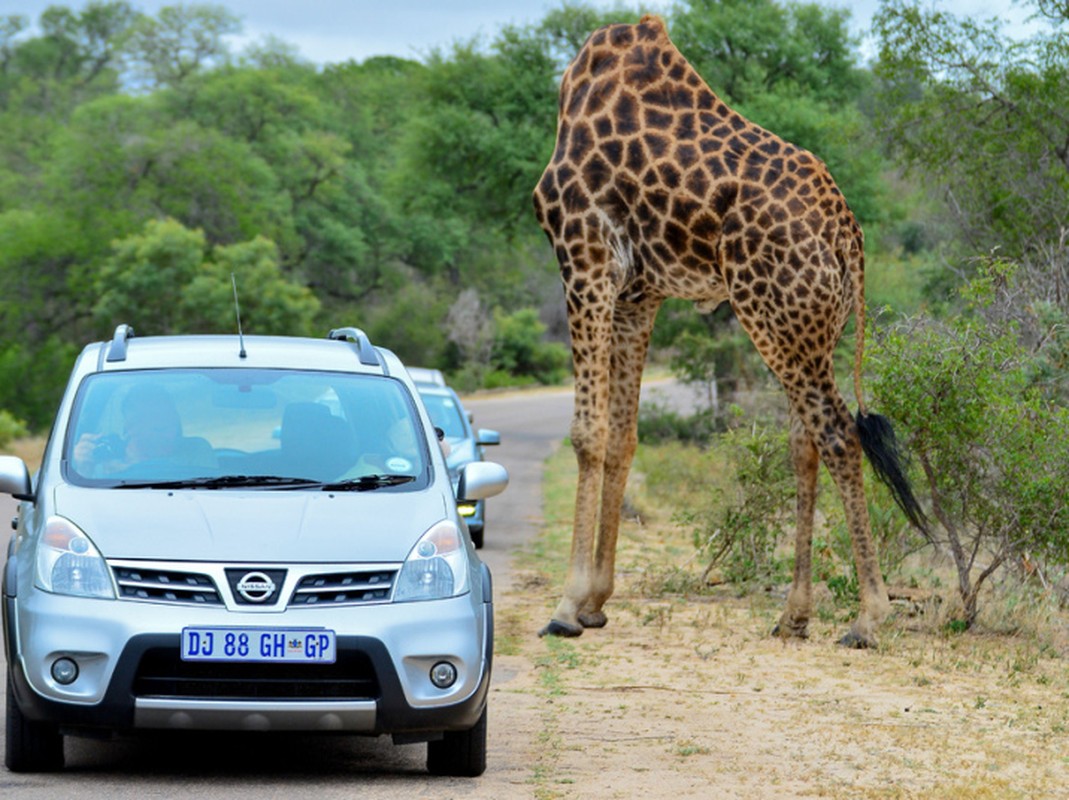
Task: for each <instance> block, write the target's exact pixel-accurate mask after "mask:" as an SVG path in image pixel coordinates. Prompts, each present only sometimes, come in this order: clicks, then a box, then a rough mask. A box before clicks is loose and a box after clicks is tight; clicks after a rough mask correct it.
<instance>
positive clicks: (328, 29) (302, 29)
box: [0, 0, 1026, 64]
mask: <svg viewBox="0 0 1069 800" xmlns="http://www.w3.org/2000/svg"><path fill="white" fill-rule="evenodd" d="M201 1H206V2H212V0H201ZM214 2H215V4H217V5H222V6H225V7H226V8H228V9H229V10H230V11H231V12H232V13H233V14H235V15H236V16H237V17H239V18H240V19H241V20H242V25H243V35H242V36H241V37H240V38H239V39H237V40H235V41H234V42H233V46H234V50H235V51H239V50H241V49H242V47H243V46H244V45H245V44H247V43H250V42H254V41H258V40H261V39H263V38H265V37H267V36H275V37H277V38H279V39H281V40H282V41H284V42H288V43H289V44H292V45H295V46H296V47H297V48H298V50H299V51H300V53H301V54H302V55H303V56H304V57H305V58H307V59H309V60H310V61H313V62H315V63H318V64H325V63H335V62H339V61H347V60H349V59H355V60H357V61H363V60H364V59H366V58H368V57H369V56H374V55H396V56H402V57H405V58H415V59H420V58H421V57H422V56H424V55H425V54H426V53H428V52H429V51H430V50H431V49H432V48H434V47H436V46H441V47H447V46H448V45H450V44H452V43H453V42H454V41H458V40H460V41H467V40H469V39H471V38H472V37H474V36H480V35H481V36H484V37H486V38H488V39H489V38H492V37H493V36H494V34H495V33H496V32H497V31H498V30H499V29H500V28H501V27H502V26H503V25H507V24H509V23H513V24H518V25H522V24H524V23H528V22H538V21H539V20H541V19H542V17H543V16H544V15H545V13H546V12H547V11H548V10H549V9H552V8H557V7H559V6H560V5H561V3H560V2H559V1H557V2H554V1H553V0H214ZM588 2H591V3H592V4H593V5H595V6H602V7H610V6H613V5H615V3H614V2H613V0H588ZM633 2H634V0H630V1H629V2H628V5H631V4H633ZM928 2H934V0H928ZM176 4H177V2H176V0H132V5H134V6H135V7H136V8H138V9H140V10H141V11H145V12H147V13H150V14H151V13H155V12H156V11H157V10H158V9H159V8H160V7H162V6H167V5H176ZM935 4H936V5H939V6H940V7H943V8H945V9H947V10H949V11H951V12H953V13H956V14H960V15H975V16H980V17H981V18H984V19H986V18H990V17H993V16H1001V17H1003V18H1006V19H1011V20H1015V21H1018V22H1019V21H1023V19H1024V18H1025V16H1026V14H1025V13H1024V12H1023V11H1022V10H1021V9H1020V7H1019V6H1018V4H1017V3H1015V2H1014V0H945V1H944V2H941V3H935ZM51 5H61V6H67V7H68V8H74V9H80V8H82V7H83V6H84V5H85V3H84V2H82V0H72V2H56V0H0V15H7V14H22V15H24V16H27V17H29V18H30V20H31V21H32V22H36V21H37V18H38V16H39V15H40V13H41V12H42V11H43V10H44V9H45V8H47V7H48V6H51ZM825 5H829V6H836V7H840V8H849V9H850V10H851V15H852V19H853V24H852V27H853V29H854V30H855V31H856V32H859V33H860V32H862V31H865V30H867V29H868V26H869V22H870V19H871V17H872V14H873V12H874V11H875V9H876V8H877V6H878V0H853V2H851V0H827V2H825ZM670 6H671V2H670V0H647V2H646V3H645V8H647V9H648V10H650V11H653V12H656V11H663V10H665V9H667V8H669V7H670Z"/></svg>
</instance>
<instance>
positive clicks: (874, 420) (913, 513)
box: [857, 412, 928, 533]
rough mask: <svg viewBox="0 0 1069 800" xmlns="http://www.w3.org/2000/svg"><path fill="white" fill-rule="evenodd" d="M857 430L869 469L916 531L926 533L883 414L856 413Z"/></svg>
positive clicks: (902, 463) (893, 436)
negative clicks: (885, 486) (884, 486)
mask: <svg viewBox="0 0 1069 800" xmlns="http://www.w3.org/2000/svg"><path fill="white" fill-rule="evenodd" d="M857 431H858V434H859V435H860V437H861V449H862V450H864V451H865V455H866V457H868V460H869V463H870V464H872V469H873V471H874V472H875V473H876V477H878V478H879V479H880V480H881V481H883V482H884V483H885V484H886V485H887V487H888V488H889V489H890V490H891V494H892V495H893V496H894V498H895V502H896V503H898V507H899V508H901V509H902V511H903V512H904V513H905V515H906V516H907V517H909V521H910V522H912V523H913V525H914V526H915V527H916V528H917V529H918V530H920V531H923V532H925V533H927V531H928V518H927V517H926V516H925V515H924V511H922V510H921V506H920V503H918V502H917V498H916V497H914V496H913V489H912V488H911V487H910V485H909V480H908V479H907V478H906V472H905V468H904V461H905V459H903V457H902V454H901V453H900V452H899V450H898V441H897V440H896V439H895V432H894V430H893V429H892V428H891V422H890V420H888V419H887V417H881V416H880V415H879V414H862V413H861V412H858V415H857Z"/></svg>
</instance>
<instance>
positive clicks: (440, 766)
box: [427, 708, 486, 778]
mask: <svg viewBox="0 0 1069 800" xmlns="http://www.w3.org/2000/svg"><path fill="white" fill-rule="evenodd" d="M427 771H428V772H430V773H431V775H452V776H456V777H461V778H476V777H478V776H479V775H482V774H483V773H484V772H486V708H483V713H482V716H480V717H479V721H478V722H476V723H475V727H473V728H471V729H470V730H466V731H446V732H445V735H444V736H443V737H442V738H441V739H439V740H438V741H436V742H428V743H427Z"/></svg>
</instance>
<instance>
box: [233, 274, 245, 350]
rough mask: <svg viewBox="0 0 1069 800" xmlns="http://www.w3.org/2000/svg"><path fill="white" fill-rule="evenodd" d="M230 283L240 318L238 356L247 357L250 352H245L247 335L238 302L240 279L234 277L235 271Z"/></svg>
mask: <svg viewBox="0 0 1069 800" xmlns="http://www.w3.org/2000/svg"><path fill="white" fill-rule="evenodd" d="M230 285H231V286H233V287H234V314H236V315H237V318H238V342H239V344H240V347H241V349H240V350H238V358H246V357H247V356H248V353H246V352H245V335H244V334H243V333H242V332H241V306H240V305H239V304H238V279H237V278H235V277H234V273H233V272H231V273H230Z"/></svg>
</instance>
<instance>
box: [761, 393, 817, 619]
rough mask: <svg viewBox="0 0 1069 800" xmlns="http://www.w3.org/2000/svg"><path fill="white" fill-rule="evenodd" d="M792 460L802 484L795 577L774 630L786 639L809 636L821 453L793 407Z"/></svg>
mask: <svg viewBox="0 0 1069 800" xmlns="http://www.w3.org/2000/svg"><path fill="white" fill-rule="evenodd" d="M791 461H792V462H793V464H794V472H795V476H796V479H797V484H798V497H797V505H796V509H797V520H796V523H795V524H796V526H797V532H796V534H795V545H794V580H793V582H792V583H791V590H790V592H788V594H787V605H786V607H785V608H784V609H783V614H782V615H781V616H780V618H779V622H778V623H777V625H776V627H775V628H774V629H773V631H772V632H773V634H774V635H776V636H779V637H781V638H783V639H789V638H797V639H805V638H808V636H809V617H810V614H811V613H812V605H813V583H812V574H811V573H812V564H813V516H814V512H815V509H816V498H817V473H818V471H819V469H820V455H819V453H818V452H817V447H816V445H815V444H814V443H813V439H812V438H811V437H810V436H809V434H808V433H807V432H806V430H805V426H804V425H803V424H802V421H801V419H799V417H798V414H797V413H796V412H794V411H793V410H792V412H791Z"/></svg>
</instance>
